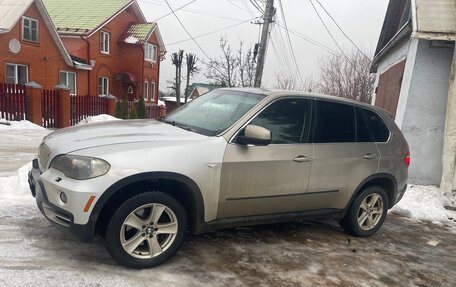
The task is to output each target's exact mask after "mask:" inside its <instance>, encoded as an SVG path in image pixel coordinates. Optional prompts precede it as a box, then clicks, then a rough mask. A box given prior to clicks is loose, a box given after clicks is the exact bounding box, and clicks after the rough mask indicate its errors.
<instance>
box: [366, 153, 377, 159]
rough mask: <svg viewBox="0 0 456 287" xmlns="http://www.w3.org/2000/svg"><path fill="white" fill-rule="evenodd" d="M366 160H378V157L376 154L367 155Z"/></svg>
mask: <svg viewBox="0 0 456 287" xmlns="http://www.w3.org/2000/svg"><path fill="white" fill-rule="evenodd" d="M364 158H365V159H376V158H377V155H376V154H375V153H367V154H365V155H364Z"/></svg>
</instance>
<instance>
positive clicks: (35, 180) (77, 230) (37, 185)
mask: <svg viewBox="0 0 456 287" xmlns="http://www.w3.org/2000/svg"><path fill="white" fill-rule="evenodd" d="M40 175H41V171H40V169H39V168H38V161H37V160H36V159H35V160H33V168H32V170H30V171H29V174H28V183H29V186H30V191H31V193H32V196H33V197H35V198H36V204H37V206H38V208H39V210H40V211H41V213H42V214H43V215H44V216H45V217H46V218H47V219H48V220H49V221H50V222H51V223H52V224H53V225H54V226H56V227H57V228H58V229H59V230H61V231H63V232H64V233H67V234H70V235H72V236H73V237H76V238H77V239H79V240H81V241H83V242H90V241H92V240H93V237H94V234H95V222H93V221H91V220H89V222H88V223H87V224H75V223H74V217H73V214H71V213H70V212H68V211H66V210H64V209H62V208H60V207H58V206H56V205H54V204H52V203H51V202H49V200H48V198H47V195H46V190H45V188H44V185H43V183H42V181H41V178H40Z"/></svg>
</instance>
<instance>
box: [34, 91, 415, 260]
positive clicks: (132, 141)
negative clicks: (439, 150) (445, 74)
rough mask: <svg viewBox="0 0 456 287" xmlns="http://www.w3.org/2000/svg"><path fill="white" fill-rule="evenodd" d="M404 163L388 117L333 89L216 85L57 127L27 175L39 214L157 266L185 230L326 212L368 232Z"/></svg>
mask: <svg viewBox="0 0 456 287" xmlns="http://www.w3.org/2000/svg"><path fill="white" fill-rule="evenodd" d="M409 163H410V156H409V149H408V145H407V142H406V140H405V139H404V137H403V135H402V134H401V132H400V131H399V129H398V127H397V126H396V125H395V124H394V122H393V120H392V118H391V116H390V115H389V114H388V113H387V112H385V111H383V110H381V109H378V108H376V107H373V106H370V105H365V104H361V103H358V102H354V101H349V100H345V99H341V98H336V97H330V96H323V95H316V94H308V93H296V92H290V91H271V90H263V89H218V90H215V91H212V92H210V93H208V94H206V95H204V96H202V97H200V98H198V99H196V100H193V101H192V102H190V103H188V104H186V105H185V106H183V107H181V108H180V109H178V110H176V111H175V112H174V113H172V114H170V115H169V116H167V117H166V118H164V119H162V120H160V121H155V120H137V121H114V122H107V123H100V124H91V125H86V126H78V127H72V128H66V129H62V130H58V131H56V132H53V133H51V134H50V135H48V136H47V137H46V138H45V139H44V140H43V143H42V144H41V146H40V148H39V155H38V159H36V160H34V161H33V169H32V170H31V171H30V174H29V183H30V187H31V191H32V194H33V196H35V197H36V201H37V205H38V207H39V209H40V210H41V212H42V213H43V214H44V216H45V217H46V218H47V219H49V220H50V222H52V223H53V224H54V225H55V226H57V227H58V228H60V229H62V230H65V231H69V232H70V233H72V234H74V235H76V236H77V237H79V238H80V239H82V240H83V241H90V240H92V238H93V237H94V236H95V234H100V235H102V236H104V237H105V239H106V240H105V241H106V248H107V250H108V251H109V253H110V254H111V255H112V256H113V257H114V259H116V260H117V261H118V262H119V263H121V264H123V265H125V266H128V267H132V268H147V267H152V266H155V265H158V264H160V263H162V262H164V261H165V260H167V259H168V258H170V257H171V256H173V255H174V254H175V253H176V252H177V250H178V249H179V247H180V246H181V244H182V242H183V240H184V237H185V234H186V232H187V231H190V232H192V233H194V234H200V233H203V232H207V231H209V230H213V229H218V228H230V227H236V226H243V225H255V224H264V223H271V222H280V221H289V220H294V219H300V218H309V217H333V218H336V219H339V220H340V224H341V226H342V227H343V228H344V229H345V230H346V231H347V232H349V233H350V234H353V235H356V236H369V235H372V234H374V233H375V232H376V231H377V230H378V229H379V228H380V226H381V225H382V223H383V221H384V220H385V216H386V214H387V210H388V209H389V208H391V207H392V206H393V205H394V204H396V203H397V202H398V201H399V200H400V199H401V197H402V195H403V194H404V191H405V189H406V181H407V170H408V165H409Z"/></svg>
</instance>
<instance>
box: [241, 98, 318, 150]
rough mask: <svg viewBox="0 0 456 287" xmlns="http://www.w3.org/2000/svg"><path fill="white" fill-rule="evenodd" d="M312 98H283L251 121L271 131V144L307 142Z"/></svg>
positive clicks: (252, 123)
mask: <svg viewBox="0 0 456 287" xmlns="http://www.w3.org/2000/svg"><path fill="white" fill-rule="evenodd" d="M310 114H311V100H308V99H292V98H290V99H282V100H278V101H275V102H273V103H272V104H271V105H269V106H268V107H267V108H266V109H264V110H263V111H262V112H261V113H260V114H259V115H258V116H256V117H255V118H254V119H253V120H252V121H251V122H250V124H251V125H257V126H260V127H263V128H266V129H268V130H269V131H271V134H272V141H271V144H294V143H307V142H308V137H309V129H310V118H311V117H310Z"/></svg>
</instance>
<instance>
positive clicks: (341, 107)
mask: <svg viewBox="0 0 456 287" xmlns="http://www.w3.org/2000/svg"><path fill="white" fill-rule="evenodd" d="M316 104H317V117H316V118H317V119H316V126H315V134H314V141H315V143H343V142H355V141H356V138H355V136H356V132H355V110H354V107H353V106H350V105H345V104H340V103H334V102H327V101H316Z"/></svg>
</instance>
